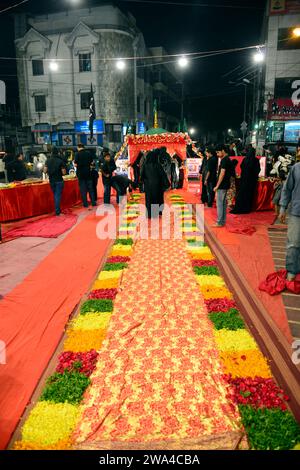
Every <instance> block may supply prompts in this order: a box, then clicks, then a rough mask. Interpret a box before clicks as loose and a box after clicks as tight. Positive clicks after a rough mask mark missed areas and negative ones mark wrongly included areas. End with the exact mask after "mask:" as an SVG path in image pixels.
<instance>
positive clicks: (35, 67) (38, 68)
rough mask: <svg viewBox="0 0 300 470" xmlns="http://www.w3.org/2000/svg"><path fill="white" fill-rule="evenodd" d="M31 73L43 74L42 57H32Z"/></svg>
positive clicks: (35, 74)
mask: <svg viewBox="0 0 300 470" xmlns="http://www.w3.org/2000/svg"><path fill="white" fill-rule="evenodd" d="M32 75H34V76H37V75H44V62H43V60H42V59H34V60H33V61H32Z"/></svg>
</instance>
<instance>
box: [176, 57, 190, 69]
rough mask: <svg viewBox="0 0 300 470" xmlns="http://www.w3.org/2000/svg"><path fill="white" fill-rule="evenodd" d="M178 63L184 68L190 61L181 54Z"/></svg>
mask: <svg viewBox="0 0 300 470" xmlns="http://www.w3.org/2000/svg"><path fill="white" fill-rule="evenodd" d="M178 65H179V67H181V68H183V69H184V68H185V67H187V66H188V65H189V61H188V59H187V58H186V57H185V56H181V57H180V58H179V59H178Z"/></svg>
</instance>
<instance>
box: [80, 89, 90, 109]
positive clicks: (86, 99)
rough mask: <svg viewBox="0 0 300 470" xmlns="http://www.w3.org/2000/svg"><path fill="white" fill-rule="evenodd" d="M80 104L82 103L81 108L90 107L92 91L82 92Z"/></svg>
mask: <svg viewBox="0 0 300 470" xmlns="http://www.w3.org/2000/svg"><path fill="white" fill-rule="evenodd" d="M80 104H81V109H89V107H90V104H91V94H90V92H84V93H80Z"/></svg>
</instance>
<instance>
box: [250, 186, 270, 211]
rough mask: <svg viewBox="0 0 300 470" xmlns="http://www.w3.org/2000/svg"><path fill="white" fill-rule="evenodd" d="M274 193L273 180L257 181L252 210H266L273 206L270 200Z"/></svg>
mask: <svg viewBox="0 0 300 470" xmlns="http://www.w3.org/2000/svg"><path fill="white" fill-rule="evenodd" d="M273 195H274V181H270V180H265V181H259V182H258V183H257V189H256V192H255V197H254V201H253V210H255V211H268V210H272V209H273V208H274V204H273V202H272V199H273Z"/></svg>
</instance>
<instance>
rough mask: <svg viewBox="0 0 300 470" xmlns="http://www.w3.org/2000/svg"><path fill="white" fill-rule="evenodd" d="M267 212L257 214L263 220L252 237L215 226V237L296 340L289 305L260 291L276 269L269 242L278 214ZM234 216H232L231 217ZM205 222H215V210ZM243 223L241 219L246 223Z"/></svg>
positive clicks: (206, 216)
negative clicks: (289, 316) (275, 215)
mask: <svg viewBox="0 0 300 470" xmlns="http://www.w3.org/2000/svg"><path fill="white" fill-rule="evenodd" d="M265 214H266V213H255V214H253V216H255V218H257V217H261V223H260V224H258V221H257V220H256V221H255V228H256V232H255V233H254V234H253V235H252V236H251V237H249V236H245V235H242V234H239V233H232V232H230V230H228V229H227V225H226V227H224V228H215V229H213V228H212V230H213V232H214V236H215V237H216V238H217V239H218V241H219V242H220V243H221V244H222V245H223V246H224V247H225V249H226V250H227V252H228V253H229V255H230V256H231V257H232V259H233V261H234V262H235V263H236V264H237V265H238V267H239V269H240V270H241V272H242V274H243V275H244V276H245V278H246V280H247V281H248V283H249V284H250V286H251V287H252V289H253V290H254V291H255V293H256V295H257V298H258V299H260V301H261V302H262V303H263V305H264V306H265V308H266V310H267V311H268V312H269V314H270V316H271V318H272V319H273V320H274V321H275V323H276V324H277V326H278V328H279V329H280V330H281V331H282V333H283V334H284V335H285V336H286V338H287V339H288V340H289V341H292V337H291V333H290V328H289V325H288V321H287V316H286V311H285V307H284V304H283V301H282V297H281V296H277V297H276V298H275V297H271V296H270V295H268V294H267V293H266V292H262V291H261V290H259V284H260V282H261V281H263V280H264V279H265V278H266V277H267V275H268V274H270V273H271V272H274V271H275V266H274V261H273V254H272V248H271V245H270V242H269V236H268V226H269V222H270V220H271V217H273V220H274V213H273V212H271V211H270V215H269V216H267V218H266V216H265ZM229 217H230V216H229ZM239 217H241V218H242V217H248V216H239ZM205 222H206V223H207V224H208V225H209V226H212V225H213V224H214V223H215V210H214V209H208V210H205ZM242 223H243V222H241V224H242Z"/></svg>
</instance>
